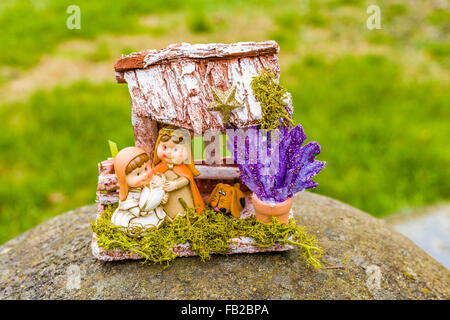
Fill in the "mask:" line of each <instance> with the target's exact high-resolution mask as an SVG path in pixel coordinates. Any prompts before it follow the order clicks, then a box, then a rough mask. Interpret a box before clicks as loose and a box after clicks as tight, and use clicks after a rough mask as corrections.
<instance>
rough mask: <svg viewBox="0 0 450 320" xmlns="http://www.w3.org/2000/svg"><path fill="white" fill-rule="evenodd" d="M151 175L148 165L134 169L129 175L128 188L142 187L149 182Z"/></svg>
mask: <svg viewBox="0 0 450 320" xmlns="http://www.w3.org/2000/svg"><path fill="white" fill-rule="evenodd" d="M149 173H150V170H149V168H148V163H144V164H143V165H142V166H140V167H138V168H136V169H134V170H133V171H131V172H130V173H128V174H127V184H128V186H129V187H133V188H138V187H142V186H143V185H144V184H146V183H147V182H148V177H149Z"/></svg>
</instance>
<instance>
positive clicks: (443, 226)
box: [385, 204, 450, 269]
mask: <svg viewBox="0 0 450 320" xmlns="http://www.w3.org/2000/svg"><path fill="white" fill-rule="evenodd" d="M385 221H386V222H387V223H388V224H390V225H392V226H393V228H394V229H395V230H396V231H398V232H400V233H401V234H403V235H405V236H407V237H408V238H409V239H411V240H412V241H413V242H414V243H415V244H417V245H418V246H419V247H420V248H422V249H423V250H425V252H427V253H428V254H429V255H430V256H432V257H433V258H435V259H436V260H437V261H439V262H440V263H442V264H443V265H444V266H445V267H446V268H447V269H448V268H450V205H449V204H441V205H434V206H429V207H425V208H419V209H415V210H411V211H406V212H400V213H398V214H396V215H393V216H390V217H387V218H386V219H385Z"/></svg>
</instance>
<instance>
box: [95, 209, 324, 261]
mask: <svg viewBox="0 0 450 320" xmlns="http://www.w3.org/2000/svg"><path fill="white" fill-rule="evenodd" d="M116 207H117V205H111V206H107V207H105V210H104V212H103V213H102V214H101V216H100V217H99V218H98V219H97V220H96V221H95V222H93V221H90V224H91V227H92V230H93V231H94V232H95V233H96V235H97V243H98V245H99V246H100V247H102V248H104V249H105V250H111V249H115V248H120V249H121V250H123V251H127V250H131V251H132V252H135V253H138V254H140V255H142V257H143V258H144V259H145V260H144V263H145V262H153V263H166V264H167V266H168V265H169V264H170V262H171V261H173V260H174V259H175V258H176V257H177V254H176V253H174V252H173V251H172V250H171V248H173V247H175V246H177V245H180V244H185V243H189V245H190V248H191V249H192V250H193V251H195V253H196V254H197V255H198V256H199V257H200V258H201V259H202V261H203V262H205V261H207V260H209V259H210V258H211V252H214V253H215V254H227V252H228V251H229V249H230V244H231V242H232V239H233V238H237V237H250V238H253V239H254V243H253V245H255V246H259V247H264V248H267V247H271V246H273V245H274V244H277V243H281V244H291V245H294V246H297V247H298V248H299V254H300V255H301V256H302V257H303V258H304V259H305V260H306V263H307V264H308V265H309V266H313V267H315V268H319V267H321V265H320V262H319V258H320V256H321V254H322V250H321V249H320V248H319V247H317V241H316V239H315V238H314V236H311V235H309V234H308V233H307V232H306V230H305V229H304V228H303V227H301V226H297V225H296V223H295V219H290V220H289V223H288V224H283V223H281V222H279V221H277V220H276V219H275V218H273V220H272V222H270V223H267V224H266V223H262V222H260V221H258V220H257V219H256V218H255V217H254V216H250V217H248V218H245V219H236V218H234V217H232V216H225V215H223V214H222V213H218V212H216V211H214V210H213V209H211V208H207V209H205V210H204V211H203V212H202V213H201V214H200V215H197V214H196V212H195V211H194V209H192V208H187V210H186V215H184V216H178V217H177V218H175V219H174V220H173V221H172V222H163V224H162V225H161V226H160V227H159V228H158V229H152V230H147V231H144V230H143V229H139V228H135V229H133V233H132V234H133V235H130V234H127V233H125V232H124V230H123V229H122V228H120V227H116V226H114V225H113V224H112V223H111V216H112V214H113V212H114V210H115V209H116Z"/></svg>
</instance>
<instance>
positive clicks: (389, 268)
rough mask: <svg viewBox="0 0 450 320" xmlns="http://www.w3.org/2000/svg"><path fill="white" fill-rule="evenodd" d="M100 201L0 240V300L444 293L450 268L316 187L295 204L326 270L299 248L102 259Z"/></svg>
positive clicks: (397, 296)
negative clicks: (169, 259) (94, 224)
mask: <svg viewBox="0 0 450 320" xmlns="http://www.w3.org/2000/svg"><path fill="white" fill-rule="evenodd" d="M96 208H97V206H96V205H92V206H86V207H82V208H78V209H76V210H74V211H71V212H68V213H65V214H62V215H60V216H58V217H55V218H53V219H51V220H49V221H47V222H45V223H43V224H41V225H39V226H37V227H35V228H34V229H31V230H29V231H27V232H25V233H23V234H21V235H20V236H18V237H17V238H15V239H13V240H11V241H9V242H7V243H5V244H4V245H2V246H0V299H449V298H450V294H449V290H450V289H449V288H450V280H449V279H450V272H449V271H448V270H447V269H446V268H445V267H444V266H442V265H441V264H440V263H439V262H437V261H436V260H435V259H433V258H432V257H431V256H429V255H428V254H427V253H425V252H424V251H423V250H422V249H420V248H419V247H418V246H417V245H415V244H414V243H413V242H412V241H411V240H409V239H408V238H406V237H405V236H403V235H401V234H400V233H398V232H396V231H395V230H394V229H393V228H392V227H391V226H390V225H388V224H386V223H384V222H383V221H381V220H378V219H376V218H373V217H371V216H370V215H368V214H366V213H364V212H361V211H359V210H357V209H355V208H353V207H350V206H348V205H346V204H343V203H341V202H339V201H336V200H333V199H330V198H327V197H323V196H319V195H316V194H313V193H309V192H302V193H300V194H299V195H297V196H296V197H295V201H294V207H293V209H294V215H295V218H296V220H297V223H298V224H300V225H304V226H305V227H306V229H307V230H308V232H309V233H310V234H312V235H314V236H315V237H316V238H317V240H318V243H319V245H320V246H321V247H322V249H323V251H324V254H323V256H322V258H321V263H322V265H323V268H322V269H312V268H309V267H307V266H306V264H305V262H304V260H303V259H302V258H301V256H300V255H299V254H298V252H297V250H295V249H294V250H290V251H287V252H282V253H273V252H272V253H262V254H238V255H230V256H228V257H227V256H220V255H216V256H213V257H212V259H211V260H209V261H208V262H206V263H203V262H201V260H200V259H199V258H198V257H189V258H177V259H176V260H175V261H174V262H173V263H172V265H171V266H170V267H169V268H165V269H164V266H163V265H151V264H146V265H143V264H141V263H140V262H139V261H120V262H102V261H99V260H96V259H95V258H94V257H93V256H92V253H91V247H90V243H91V237H92V231H91V229H90V226H89V223H88V221H89V220H94V219H95V212H96ZM327 230H328V231H327ZM330 230H331V231H332V232H330Z"/></svg>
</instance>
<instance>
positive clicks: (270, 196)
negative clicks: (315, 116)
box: [227, 125, 325, 202]
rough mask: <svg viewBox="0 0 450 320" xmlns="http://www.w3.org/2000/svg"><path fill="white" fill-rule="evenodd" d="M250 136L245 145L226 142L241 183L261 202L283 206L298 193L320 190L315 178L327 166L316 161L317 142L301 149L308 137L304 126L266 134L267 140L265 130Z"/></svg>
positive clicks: (318, 148)
mask: <svg viewBox="0 0 450 320" xmlns="http://www.w3.org/2000/svg"><path fill="white" fill-rule="evenodd" d="M252 130H253V131H252ZM248 132H252V134H247V136H246V138H245V143H242V142H241V143H238V139H237V138H234V139H233V140H227V147H228V149H229V150H230V151H232V153H233V154H232V156H233V159H234V162H235V163H236V164H237V165H238V167H239V170H240V171H241V174H240V177H241V180H242V182H243V183H244V184H245V185H247V187H248V188H249V189H250V190H251V191H253V192H254V193H255V194H256V196H257V197H258V198H259V199H261V200H263V201H274V202H283V201H284V200H286V199H288V198H291V197H292V196H293V195H294V194H295V193H297V192H300V191H302V190H304V189H310V188H315V187H316V186H317V183H316V182H315V181H313V180H312V178H313V177H314V176H315V175H316V174H318V173H319V172H320V170H322V169H323V167H324V166H325V162H324V161H318V160H315V156H316V155H318V154H319V153H320V146H319V144H318V143H317V142H309V143H307V144H306V145H304V146H302V144H303V142H304V141H305V140H306V135H305V133H304V131H303V128H302V126H301V125H296V126H295V127H293V128H292V129H289V128H287V127H285V126H280V127H279V130H278V131H275V130H273V131H270V132H267V133H268V136H267V138H266V140H264V133H265V132H264V131H263V130H260V131H259V133H260V134H255V133H257V130H256V128H250V130H248ZM270 133H271V134H272V135H270ZM255 147H256V148H255ZM255 153H256V154H255Z"/></svg>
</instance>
